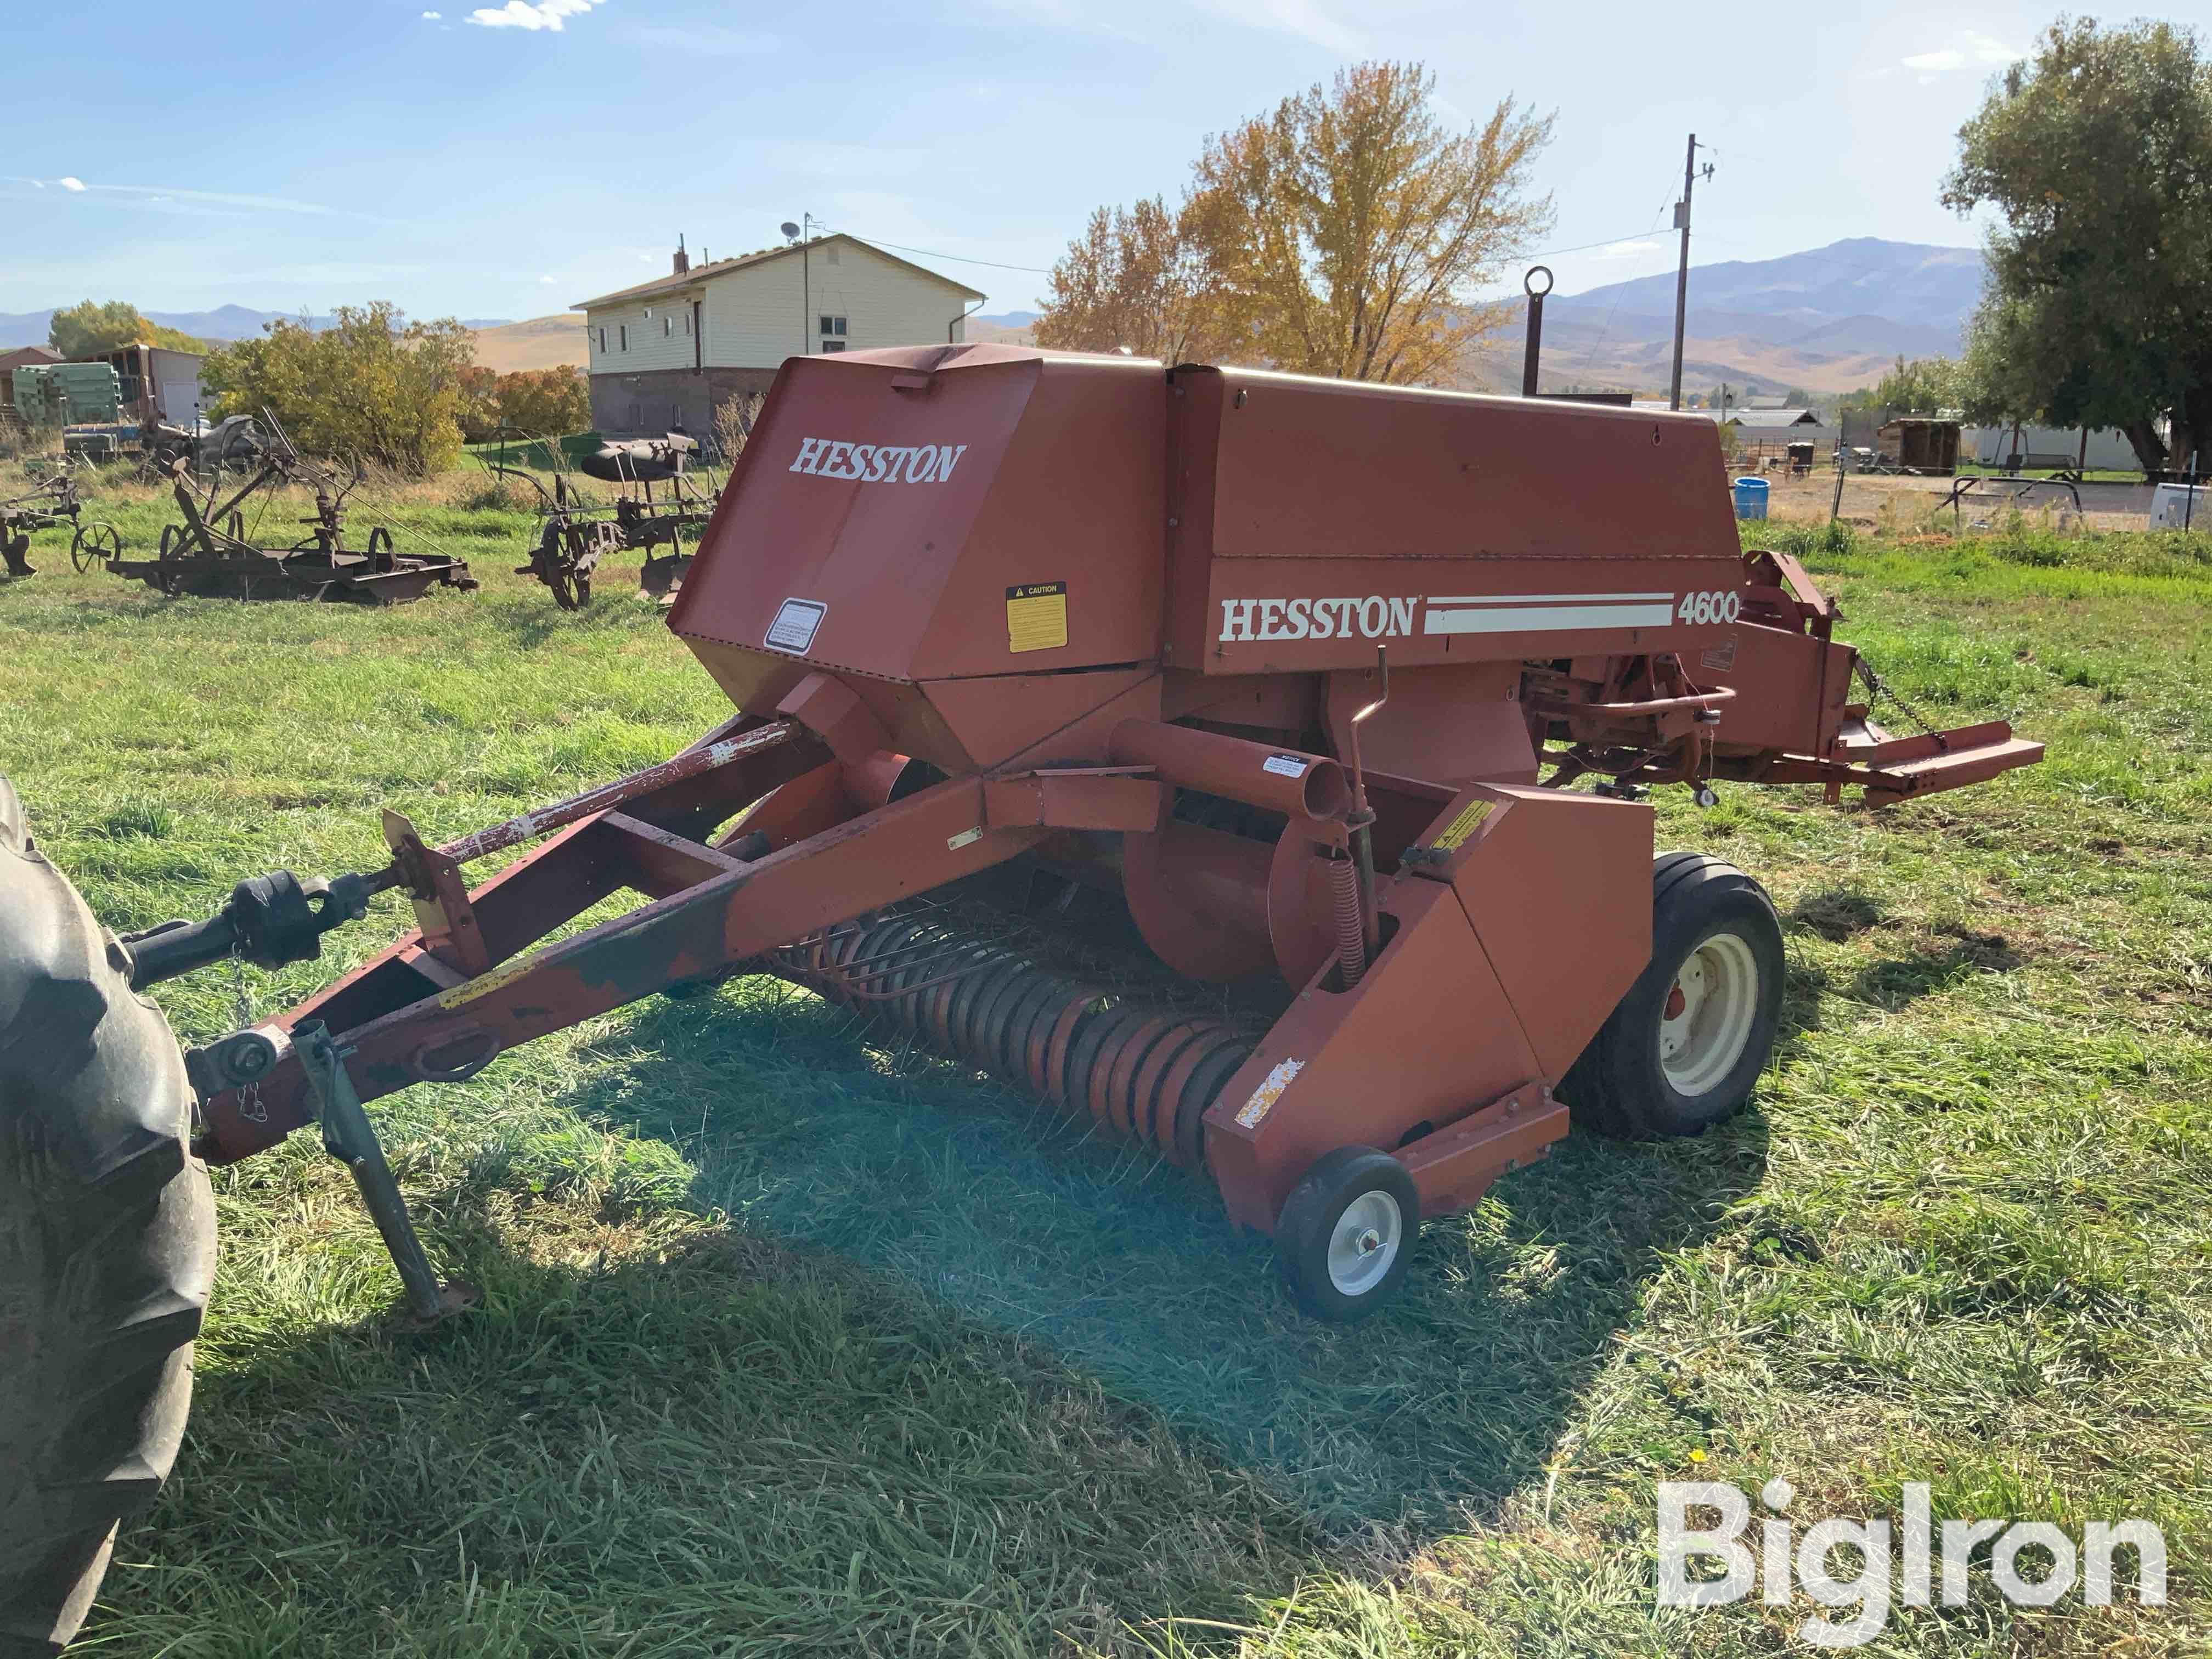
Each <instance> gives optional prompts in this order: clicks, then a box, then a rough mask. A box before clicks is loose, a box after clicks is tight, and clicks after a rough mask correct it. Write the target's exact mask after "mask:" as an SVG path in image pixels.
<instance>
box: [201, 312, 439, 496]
mask: <svg viewBox="0 0 2212 1659" xmlns="http://www.w3.org/2000/svg"><path fill="white" fill-rule="evenodd" d="M473 350H474V337H473V336H472V335H471V333H470V332H469V331H468V330H467V329H465V328H464V327H462V326H461V324H460V322H459V319H455V318H452V317H445V318H441V319H438V320H437V321H436V322H429V323H404V324H403V322H402V320H401V318H400V314H399V312H398V307H394V306H392V304H390V303H389V302H388V301H377V302H376V303H374V305H368V306H362V307H354V306H340V307H338V308H337V313H336V315H335V317H334V319H333V320H332V323H331V326H330V327H329V328H327V329H325V330H323V331H321V332H319V333H318V332H317V331H314V330H313V329H311V328H308V327H307V325H305V324H304V323H292V322H275V323H271V324H270V325H269V326H268V328H267V330H266V331H265V332H264V334H263V336H262V337H261V338H259V339H258V340H240V341H239V342H238V343H236V344H234V345H231V346H227V347H225V348H223V349H222V350H220V351H216V352H215V353H212V354H211V355H210V356H209V358H208V360H207V362H204V363H203V364H202V365H201V366H200V384H201V385H202V386H204V387H205V388H206V389H207V390H208V391H209V392H211V393H214V394H216V412H217V413H218V414H219V415H234V414H247V415H250V414H255V413H258V411H259V410H263V409H267V410H269V411H270V413H271V414H273V415H275V416H276V418H277V419H278V420H279V421H281V422H283V424H284V427H285V429H286V430H287V431H288V432H289V434H290V435H291V437H292V440H293V441H294V442H295V443H296V444H298V445H299V446H300V447H301V449H303V450H307V451H308V452H310V453H315V454H319V455H330V456H337V457H342V458H344V459H350V460H362V461H375V462H378V463H380V464H381V465H386V466H389V467H392V468H395V469H397V470H398V471H402V472H407V473H413V474H416V475H418V476H419V475H422V474H425V473H430V472H437V471H443V470H444V469H445V468H447V467H449V466H451V465H453V462H454V461H455V460H456V459H458V458H459V454H460V447H461V428H460V412H461V405H462V394H463V386H464V382H465V375H466V373H467V371H468V370H469V369H470V368H471V367H472V364H471V354H472V352H473Z"/></svg>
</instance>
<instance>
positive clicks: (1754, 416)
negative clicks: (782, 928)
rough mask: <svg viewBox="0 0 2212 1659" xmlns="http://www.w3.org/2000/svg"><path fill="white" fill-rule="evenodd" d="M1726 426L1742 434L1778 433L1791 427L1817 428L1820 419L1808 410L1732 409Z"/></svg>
mask: <svg viewBox="0 0 2212 1659" xmlns="http://www.w3.org/2000/svg"><path fill="white" fill-rule="evenodd" d="M1727 424H1729V425H1730V426H1733V427H1735V428H1737V429H1738V430H1739V431H1744V432H1780V431H1783V430H1784V429H1785V428H1790V427H1793V426H1819V425H1820V416H1818V415H1815V414H1814V412H1813V411H1812V410H1809V409H1734V410H1729V416H1728V422H1727Z"/></svg>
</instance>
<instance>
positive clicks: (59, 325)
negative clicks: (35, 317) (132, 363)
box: [46, 300, 207, 359]
mask: <svg viewBox="0 0 2212 1659" xmlns="http://www.w3.org/2000/svg"><path fill="white" fill-rule="evenodd" d="M46 343H47V344H48V345H50V346H52V348H53V349H55V350H56V351H58V352H60V353H61V354H62V356H64V357H67V358H70V359H81V358H85V357H104V356H106V355H107V354H108V353H109V352H111V351H120V350H121V349H123V348H124V347H125V346H129V345H151V346H167V347H169V348H170V349H173V350H176V351H204V350H206V349H207V342H206V341H204V340H199V339H195V338H194V337H192V336H191V335H189V334H186V333H185V332H184V331H181V330H179V329H173V328H166V327H164V326H163V325H161V324H160V323H149V322H148V321H147V320H146V319H145V318H144V317H143V316H141V315H140V314H139V312H138V307H136V306H134V305H131V304H130V303H129V302H128V301H123V300H110V301H108V302H107V303H106V305H102V304H100V302H99V301H96V300H86V301H82V302H81V303H80V304H77V305H73V306H64V307H62V308H61V309H60V310H59V311H57V312H56V313H54V314H53V318H52V320H51V321H49V322H48V323H47V325H46Z"/></svg>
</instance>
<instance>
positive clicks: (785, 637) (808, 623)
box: [767, 599, 829, 657]
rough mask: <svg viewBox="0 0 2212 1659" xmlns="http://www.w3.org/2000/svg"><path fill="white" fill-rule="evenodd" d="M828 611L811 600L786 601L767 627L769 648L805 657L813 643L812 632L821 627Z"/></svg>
mask: <svg viewBox="0 0 2212 1659" xmlns="http://www.w3.org/2000/svg"><path fill="white" fill-rule="evenodd" d="M828 613H829V606H828V605H821V604H818V603H817V602H816V601H815V600H812V599H786V600H785V601H784V602H783V603H782V605H780V606H779V607H777V610H776V613H775V621H774V622H772V623H769V625H768V641H767V643H768V646H769V649H771V650H774V651H788V652H790V653H791V654H792V655H793V656H794V657H803V656H805V654H806V653H807V651H808V649H809V648H810V647H811V646H812V645H813V643H814V630H815V629H817V628H819V627H821V626H822V618H823V617H824V616H825V615H827V614H828Z"/></svg>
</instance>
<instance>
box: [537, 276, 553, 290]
mask: <svg viewBox="0 0 2212 1659" xmlns="http://www.w3.org/2000/svg"><path fill="white" fill-rule="evenodd" d="M538 281H539V282H541V283H544V284H545V285H546V286H547V287H549V288H550V287H551V286H552V283H553V279H552V278H551V277H550V276H540V277H539V278H538Z"/></svg>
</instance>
